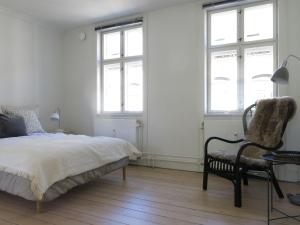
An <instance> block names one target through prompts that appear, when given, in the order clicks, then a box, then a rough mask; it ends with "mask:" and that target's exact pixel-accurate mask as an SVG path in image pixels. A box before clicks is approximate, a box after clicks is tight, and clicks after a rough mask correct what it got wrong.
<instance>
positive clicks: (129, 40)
mask: <svg viewBox="0 0 300 225" xmlns="http://www.w3.org/2000/svg"><path fill="white" fill-rule="evenodd" d="M124 36H125V40H124V44H125V56H136V55H142V54H143V29H142V28H141V27H139V28H135V29H130V30H126V31H125V32H124Z"/></svg>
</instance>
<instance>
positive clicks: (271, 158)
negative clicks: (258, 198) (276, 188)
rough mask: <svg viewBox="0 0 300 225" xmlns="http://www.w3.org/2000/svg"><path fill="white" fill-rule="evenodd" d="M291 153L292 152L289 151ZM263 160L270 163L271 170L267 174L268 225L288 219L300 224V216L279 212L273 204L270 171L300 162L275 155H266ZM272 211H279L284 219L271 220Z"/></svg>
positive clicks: (299, 163) (299, 161)
mask: <svg viewBox="0 0 300 225" xmlns="http://www.w3.org/2000/svg"><path fill="white" fill-rule="evenodd" d="M282 152H283V151H282ZM286 152H287V151H286ZM287 153H288V152H287ZM289 153H291V151H289ZM298 153H299V152H298ZM262 159H264V160H266V161H267V162H269V169H268V172H267V188H268V191H267V195H268V198H267V201H268V207H267V208H268V209H267V210H268V225H269V224H270V222H271V221H273V220H280V219H287V218H289V219H294V220H296V221H298V222H299V223H300V218H299V217H300V214H299V215H289V214H288V213H286V212H283V211H281V210H279V209H277V208H275V207H274V204H273V185H272V182H271V177H270V171H271V168H272V167H273V166H277V165H284V164H285V165H286V164H294V165H300V160H296V159H295V158H291V157H290V158H288V157H278V156H276V155H274V154H265V155H263V156H262ZM293 197H294V198H299V195H298V196H293ZM299 207H300V206H299ZM272 211H277V212H278V213H280V214H282V215H283V216H282V217H276V218H271V212H272Z"/></svg>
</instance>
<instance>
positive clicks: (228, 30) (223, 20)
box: [210, 10, 237, 45]
mask: <svg viewBox="0 0 300 225" xmlns="http://www.w3.org/2000/svg"><path fill="white" fill-rule="evenodd" d="M234 42H237V10H232V11H226V12H220V13H214V14H211V42H210V43H211V45H221V44H229V43H234Z"/></svg>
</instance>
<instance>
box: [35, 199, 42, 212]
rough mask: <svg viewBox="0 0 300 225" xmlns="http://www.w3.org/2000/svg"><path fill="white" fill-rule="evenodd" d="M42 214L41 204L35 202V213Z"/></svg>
mask: <svg viewBox="0 0 300 225" xmlns="http://www.w3.org/2000/svg"><path fill="white" fill-rule="evenodd" d="M41 212H42V202H41V201H37V202H36V213H41Z"/></svg>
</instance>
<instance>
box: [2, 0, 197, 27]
mask: <svg viewBox="0 0 300 225" xmlns="http://www.w3.org/2000/svg"><path fill="white" fill-rule="evenodd" d="M192 1H194V0H0V5H1V6H3V7H5V8H9V9H10V10H14V11H16V12H18V13H22V14H26V15H29V16H31V17H33V18H35V19H39V20H41V21H43V22H48V23H52V24H54V25H55V26H57V27H60V28H64V29H66V28H70V27H75V26H79V25H85V24H90V23H95V22H98V21H103V20H108V19H113V18H117V17H122V16H128V15H132V14H137V13H142V12H146V11H150V10H155V9H159V8H164V7H168V6H172V5H175V4H180V3H186V2H192Z"/></svg>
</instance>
